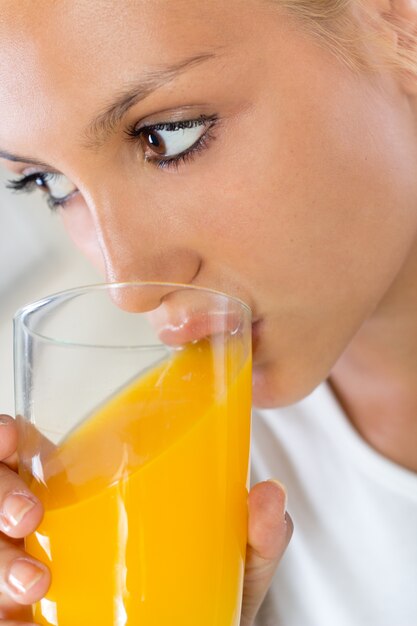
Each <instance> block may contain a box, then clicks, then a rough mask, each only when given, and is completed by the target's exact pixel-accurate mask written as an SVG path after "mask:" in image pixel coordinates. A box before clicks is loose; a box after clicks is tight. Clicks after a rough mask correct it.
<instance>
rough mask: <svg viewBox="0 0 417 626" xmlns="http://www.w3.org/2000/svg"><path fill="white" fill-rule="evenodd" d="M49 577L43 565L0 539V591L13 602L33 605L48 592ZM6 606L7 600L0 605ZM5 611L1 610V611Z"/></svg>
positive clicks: (11, 605) (11, 604) (11, 603)
mask: <svg viewBox="0 0 417 626" xmlns="http://www.w3.org/2000/svg"><path fill="white" fill-rule="evenodd" d="M50 584H51V575H50V572H49V570H48V568H47V567H46V565H44V564H43V563H40V562H39V561H37V560H36V559H33V558H32V557H30V556H28V555H27V554H26V553H25V552H24V551H23V550H22V549H21V548H19V547H17V546H16V545H13V544H10V543H8V542H7V541H6V540H5V539H0V590H1V591H2V592H3V593H4V594H5V595H6V596H7V598H8V599H9V600H11V602H10V607H13V602H14V603H17V604H21V605H28V604H33V603H34V602H37V601H38V600H40V599H41V598H42V597H43V596H44V595H45V594H46V592H47V591H48V589H49V585H50ZM2 605H3V606H2V608H3V607H4V606H5V605H7V600H5V601H4V602H3V603H2ZM5 610H6V609H5V608H3V611H5Z"/></svg>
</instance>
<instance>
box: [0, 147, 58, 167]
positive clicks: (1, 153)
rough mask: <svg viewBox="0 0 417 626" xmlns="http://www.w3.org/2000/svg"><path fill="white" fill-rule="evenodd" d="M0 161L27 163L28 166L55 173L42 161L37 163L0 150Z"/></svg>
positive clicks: (36, 160) (35, 160)
mask: <svg viewBox="0 0 417 626" xmlns="http://www.w3.org/2000/svg"><path fill="white" fill-rule="evenodd" d="M0 159H6V160H7V161H13V163H28V164H29V165H36V166H38V167H43V168H45V169H48V170H50V171H53V172H56V171H57V170H56V169H55V168H54V167H51V165H48V163H44V162H43V161H38V159H32V158H30V157H26V156H19V155H18V154H11V153H10V152H6V151H5V150H0Z"/></svg>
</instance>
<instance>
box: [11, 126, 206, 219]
mask: <svg viewBox="0 0 417 626" xmlns="http://www.w3.org/2000/svg"><path fill="white" fill-rule="evenodd" d="M217 123H218V117H217V116H216V115H212V116H206V115H201V116H200V117H199V118H197V119H194V120H184V121H178V122H162V123H160V124H152V125H149V126H142V127H141V128H139V129H138V128H136V126H132V127H130V128H128V129H127V131H126V134H127V136H128V137H129V140H131V141H133V142H138V141H140V139H141V136H142V135H144V134H145V133H150V132H152V131H158V130H170V131H175V130H180V129H181V128H195V127H196V126H202V125H207V129H206V130H205V132H204V133H203V134H202V135H201V137H200V138H199V139H197V141H196V142H195V143H194V144H193V145H192V146H190V147H189V148H188V149H187V150H184V152H181V153H180V154H177V155H175V156H171V157H165V158H158V157H145V160H146V161H147V162H148V163H152V164H153V165H155V166H156V167H158V168H159V169H169V168H172V169H176V170H178V168H179V166H180V165H181V164H183V163H189V162H191V161H192V160H193V159H194V158H195V157H196V156H197V154H200V153H201V152H203V151H204V150H206V149H207V148H208V146H209V144H210V143H211V141H213V140H214V139H216V136H215V134H214V133H213V129H214V128H215V126H216V124H217ZM55 176H59V174H54V173H53V172H33V173H32V174H28V175H27V176H22V177H21V178H18V179H12V180H8V181H7V184H6V187H7V188H8V189H11V190H12V191H16V192H24V193H31V192H33V191H35V190H36V189H42V188H44V190H45V192H46V194H47V204H48V206H49V208H50V209H51V210H52V211H56V210H57V209H59V208H64V207H65V205H66V204H67V202H68V201H69V200H70V199H71V197H72V195H73V194H72V193H71V194H70V195H69V196H68V198H66V199H65V198H64V199H62V200H56V199H54V197H53V196H52V195H51V194H50V193H49V192H48V182H50V181H51V180H53V179H54V177H55ZM38 180H40V181H42V183H43V184H42V185H38V184H37V183H36V181H38Z"/></svg>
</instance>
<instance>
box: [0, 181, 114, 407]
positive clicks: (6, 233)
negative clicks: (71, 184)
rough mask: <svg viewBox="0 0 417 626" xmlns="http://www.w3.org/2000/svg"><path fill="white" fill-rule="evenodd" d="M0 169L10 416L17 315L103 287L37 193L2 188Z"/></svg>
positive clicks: (0, 339) (0, 315)
mask: <svg viewBox="0 0 417 626" xmlns="http://www.w3.org/2000/svg"><path fill="white" fill-rule="evenodd" d="M7 177H9V178H10V176H8V174H7V173H4V171H2V170H0V413H3V412H4V413H11V414H13V413H14V399H13V332H12V331H13V326H12V320H13V315H14V313H15V311H16V310H17V309H18V308H19V307H20V306H23V305H24V304H27V303H28V302H31V301H33V300H36V299H38V298H41V297H43V296H45V295H48V294H50V293H54V292H56V291H60V290H62V289H66V288H69V287H75V286H77V285H82V284H89V283H94V282H101V280H102V279H101V277H99V276H98V275H97V274H96V273H95V271H94V270H93V269H92V268H91V267H90V266H89V265H88V264H87V262H86V261H85V260H84V259H83V258H82V256H81V255H80V253H79V252H78V251H76V250H75V249H74V248H73V246H72V245H71V243H70V242H69V241H68V240H67V237H66V235H65V233H64V232H63V229H62V227H61V224H60V220H59V217H58V215H56V214H53V213H52V212H51V211H50V209H49V208H48V207H47V205H46V203H45V201H44V200H43V198H42V196H41V193H39V192H35V193H33V194H31V195H29V196H26V197H24V196H23V195H21V194H13V193H11V192H10V191H9V190H6V189H5V186H4V185H5V181H6V179H7Z"/></svg>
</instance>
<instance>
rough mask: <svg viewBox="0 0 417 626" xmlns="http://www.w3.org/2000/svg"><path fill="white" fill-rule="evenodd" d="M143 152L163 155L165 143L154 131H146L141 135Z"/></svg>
mask: <svg viewBox="0 0 417 626" xmlns="http://www.w3.org/2000/svg"><path fill="white" fill-rule="evenodd" d="M141 142H142V147H143V149H144V151H145V152H146V151H148V150H152V152H154V153H155V154H165V152H166V146H165V142H164V140H163V139H162V137H161V136H160V134H159V133H158V132H157V131H156V130H147V131H145V132H144V133H142V134H141Z"/></svg>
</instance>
